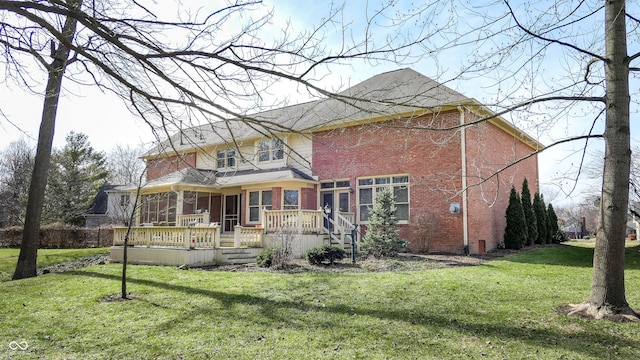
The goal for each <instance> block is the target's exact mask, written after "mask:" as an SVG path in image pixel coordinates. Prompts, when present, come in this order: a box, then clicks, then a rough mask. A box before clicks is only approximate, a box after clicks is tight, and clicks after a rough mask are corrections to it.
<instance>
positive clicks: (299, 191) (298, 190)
mask: <svg viewBox="0 0 640 360" xmlns="http://www.w3.org/2000/svg"><path fill="white" fill-rule="evenodd" d="M285 191H297V192H298V204H297V208H295V209H285V208H284V207H285V206H292V205H287V204H285V203H284V199H285V196H284V192H285ZM301 197H302V191H301V190H300V189H282V201H281V207H280V208H281V209H282V210H300V200H302V199H301Z"/></svg>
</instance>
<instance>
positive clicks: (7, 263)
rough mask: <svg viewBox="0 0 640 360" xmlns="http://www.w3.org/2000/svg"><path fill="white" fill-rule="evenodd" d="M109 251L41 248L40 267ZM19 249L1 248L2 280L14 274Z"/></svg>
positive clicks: (39, 254) (0, 273) (0, 275)
mask: <svg viewBox="0 0 640 360" xmlns="http://www.w3.org/2000/svg"><path fill="white" fill-rule="evenodd" d="M108 251H109V248H93V249H39V250H38V264H37V266H38V268H43V267H47V266H50V265H54V264H59V263H62V262H66V261H71V260H73V259H77V258H81V257H84V256H89V255H94V254H102V253H106V252H108ZM19 254H20V250H19V249H2V248H0V282H3V281H8V280H10V279H11V277H12V276H13V272H14V270H15V269H16V263H17V262H18V255H19Z"/></svg>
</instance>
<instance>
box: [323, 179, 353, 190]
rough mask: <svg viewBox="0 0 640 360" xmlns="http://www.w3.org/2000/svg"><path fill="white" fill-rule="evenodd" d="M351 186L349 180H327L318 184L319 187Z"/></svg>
mask: <svg viewBox="0 0 640 360" xmlns="http://www.w3.org/2000/svg"><path fill="white" fill-rule="evenodd" d="M349 186H351V183H350V182H349V180H339V181H335V182H334V181H328V182H323V183H321V184H320V188H321V189H334V188H348V187H349Z"/></svg>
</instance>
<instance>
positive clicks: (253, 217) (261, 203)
mask: <svg viewBox="0 0 640 360" xmlns="http://www.w3.org/2000/svg"><path fill="white" fill-rule="evenodd" d="M262 209H267V210H271V190H263V191H250V192H249V222H260V214H262Z"/></svg>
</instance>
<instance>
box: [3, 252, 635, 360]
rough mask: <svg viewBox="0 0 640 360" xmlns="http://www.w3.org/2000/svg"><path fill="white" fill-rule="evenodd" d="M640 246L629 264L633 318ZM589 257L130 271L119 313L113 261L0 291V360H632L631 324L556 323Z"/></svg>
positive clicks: (576, 293) (583, 278)
mask: <svg viewBox="0 0 640 360" xmlns="http://www.w3.org/2000/svg"><path fill="white" fill-rule="evenodd" d="M638 249H639V248H636V247H632V248H629V249H628V258H627V264H628V271H627V289H628V294H627V296H628V300H629V302H630V303H631V304H632V305H633V306H635V307H638V306H640V294H639V293H638V292H637V291H635V289H638V288H639V287H640V253H639V251H638ZM592 251H593V250H592V249H590V248H587V247H577V246H561V247H555V248H544V249H538V250H535V251H530V252H525V253H520V254H517V255H512V256H509V257H505V258H503V259H500V260H496V261H492V262H488V263H486V264H484V265H481V266H474V267H458V268H449V269H438V270H429V271H412V272H394V273H391V272H387V273H380V272H376V273H373V272H371V273H341V274H330V273H302V274H274V273H261V272H254V273H246V272H207V271H185V270H179V269H176V268H173V267H153V266H131V267H129V274H130V279H129V290H130V291H131V292H132V293H133V294H134V295H136V296H137V298H136V299H135V300H131V301H126V302H103V301H101V299H103V298H104V297H105V296H109V295H113V294H117V293H118V292H119V290H120V278H119V276H120V272H121V266H120V265H118V264H112V265H102V266H96V267H91V268H86V269H82V270H77V271H74V272H68V273H61V274H60V273H51V274H47V275H44V276H40V277H38V278H33V279H26V280H21V281H15V282H11V281H10V282H4V283H0V293H1V294H2V295H0V358H11V359H39V358H47V359H87V358H99V359H209V358H210V359H227V358H228V359H238V358H239V359H325V358H326V359H443V358H444V359H638V358H640V347H638V338H639V336H640V325H639V324H632V323H609V322H604V321H595V322H594V321H587V320H583V319H579V318H572V317H565V316H561V315H558V314H556V313H555V312H554V309H555V308H556V307H557V306H558V305H561V304H566V303H569V302H579V301H582V300H583V299H584V298H586V297H587V296H588V293H589V287H590V281H591V258H592ZM0 254H1V253H0ZM12 341H15V342H17V343H18V344H24V343H22V342H26V344H28V348H27V349H26V350H24V351H22V350H19V349H17V348H16V346H15V345H16V344H17V343H13V347H14V348H15V350H12V349H11V344H12Z"/></svg>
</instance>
